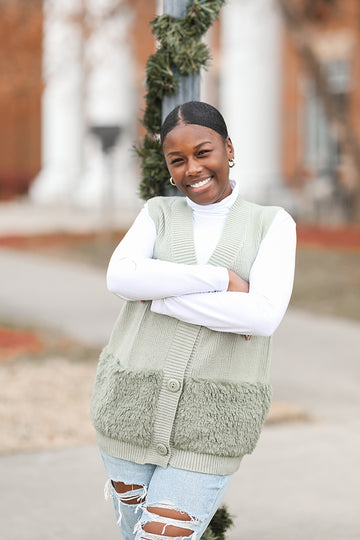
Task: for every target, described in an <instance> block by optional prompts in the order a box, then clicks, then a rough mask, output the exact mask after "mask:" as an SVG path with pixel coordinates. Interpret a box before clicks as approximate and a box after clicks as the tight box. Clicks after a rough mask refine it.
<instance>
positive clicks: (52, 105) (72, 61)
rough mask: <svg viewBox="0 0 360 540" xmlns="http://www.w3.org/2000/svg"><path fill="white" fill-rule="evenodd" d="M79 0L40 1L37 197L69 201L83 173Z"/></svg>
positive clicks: (33, 192) (34, 193) (34, 189)
mask: <svg viewBox="0 0 360 540" xmlns="http://www.w3.org/2000/svg"><path fill="white" fill-rule="evenodd" d="M80 8H81V0H44V38H43V39H44V41H43V51H44V52H43V74H44V85H45V87H44V92H43V99H42V170H41V172H40V174H39V175H38V177H37V178H36V180H35V182H34V184H33V185H32V188H31V191H30V197H31V198H33V199H34V200H35V201H36V202H44V203H51V202H62V201H64V202H68V201H69V199H70V198H71V196H72V192H73V189H74V187H75V186H76V185H77V183H78V181H79V179H80V177H81V174H82V156H83V132H84V123H83V108H82V107H83V106H82V103H83V74H82V69H81V55H82V35H81V30H80V28H79V26H78V25H77V24H75V23H74V19H73V17H74V15H76V14H77V13H78V12H79V9H80Z"/></svg>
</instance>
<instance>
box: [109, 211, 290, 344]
mask: <svg viewBox="0 0 360 540" xmlns="http://www.w3.org/2000/svg"><path fill="white" fill-rule="evenodd" d="M155 240H156V229H155V225H154V223H153V221H152V220H151V218H150V217H149V215H148V213H147V210H146V209H143V210H142V211H141V212H140V214H139V216H138V218H137V219H136V220H135V222H134V224H133V226H132V227H131V229H130V230H129V232H128V233H127V235H126V236H125V237H124V239H123V240H122V241H121V242H120V244H119V246H118V247H117V248H116V250H115V251H114V254H113V256H112V258H111V260H110V264H109V268H108V273H107V283H108V288H109V290H110V291H111V292H113V293H115V294H117V295H118V296H120V297H121V298H123V299H125V300H130V301H131V300H151V301H152V304H151V310H152V311H153V312H154V313H159V314H162V315H168V316H170V317H175V318H177V319H179V320H182V321H185V322H188V323H191V324H201V325H202V326H206V327H208V328H210V329H211V330H216V331H220V332H233V333H239V334H255V335H263V336H264V335H265V336H266V335H271V334H272V333H273V332H274V330H275V329H276V328H277V326H278V325H279V323H280V321H281V319H282V317H283V315H284V313H285V311H286V308H287V306H288V303H289V299H290V296H291V290H292V284H293V277H294V265H295V244H296V233H295V224H294V221H293V220H292V218H291V217H290V216H289V215H288V214H287V213H286V212H285V211H283V210H279V212H278V214H277V215H276V217H275V219H274V222H273V224H272V225H271V227H270V229H269V231H268V233H267V235H266V237H265V238H264V240H263V241H262V243H261V245H260V248H259V252H258V255H257V257H256V259H255V261H254V264H253V266H252V269H251V272H250V278H249V283H247V282H246V281H244V280H243V279H242V278H240V277H239V276H237V275H236V274H235V273H234V272H232V271H231V270H228V269H227V268H222V267H216V266H212V265H207V264H205V265H185V264H177V263H172V262H168V261H160V260H156V259H152V256H153V249H154V244H155Z"/></svg>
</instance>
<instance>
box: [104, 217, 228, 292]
mask: <svg viewBox="0 0 360 540" xmlns="http://www.w3.org/2000/svg"><path fill="white" fill-rule="evenodd" d="M155 240H156V227H155V224H154V222H153V220H152V219H151V218H150V216H149V214H148V212H147V209H146V208H143V210H141V212H140V214H139V215H138V217H137V218H136V220H135V222H134V224H133V225H132V227H131V228H130V229H129V231H128V232H127V234H126V235H125V237H124V238H123V240H122V241H121V242H120V244H119V245H118V246H117V248H116V249H115V251H114V253H113V255H112V257H111V259H110V263H109V267H108V271H107V286H108V289H109V291H111V292H113V293H114V294H116V295H117V296H120V297H121V298H123V299H124V300H154V299H161V298H166V297H171V296H181V295H186V294H191V293H205V292H215V291H226V290H227V287H228V284H229V275H228V271H227V269H226V268H221V267H217V266H212V265H207V264H202V265H188V264H177V263H173V262H168V261H160V260H157V259H152V256H153V251H154V244H155Z"/></svg>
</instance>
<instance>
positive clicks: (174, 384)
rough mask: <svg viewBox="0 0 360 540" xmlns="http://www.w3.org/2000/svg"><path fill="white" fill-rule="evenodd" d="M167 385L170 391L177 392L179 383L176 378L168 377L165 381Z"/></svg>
mask: <svg viewBox="0 0 360 540" xmlns="http://www.w3.org/2000/svg"><path fill="white" fill-rule="evenodd" d="M167 387H168V389H169V390H170V391H171V392H178V391H179V390H180V387H181V384H180V382H179V381H178V380H177V379H169V380H168V382H167Z"/></svg>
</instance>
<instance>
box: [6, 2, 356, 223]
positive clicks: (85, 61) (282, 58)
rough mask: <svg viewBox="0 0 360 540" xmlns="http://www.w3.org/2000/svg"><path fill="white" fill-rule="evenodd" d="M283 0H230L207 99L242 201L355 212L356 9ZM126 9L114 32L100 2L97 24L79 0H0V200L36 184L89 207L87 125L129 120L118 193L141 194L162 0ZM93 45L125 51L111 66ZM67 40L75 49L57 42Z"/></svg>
mask: <svg viewBox="0 0 360 540" xmlns="http://www.w3.org/2000/svg"><path fill="white" fill-rule="evenodd" d="M114 1H115V0H114ZM98 3H99V6H101V5H102V3H103V0H98ZM282 3H284V2H281V1H280V0H251V2H250V1H241V2H240V1H239V0H229V2H228V3H227V5H226V7H225V8H224V9H223V11H222V14H221V18H220V22H219V23H216V24H215V25H214V27H213V28H212V29H211V31H210V32H209V34H208V36H207V38H206V39H207V41H208V43H209V45H210V46H211V50H212V54H213V62H212V65H211V67H210V69H209V71H208V72H207V73H206V74H204V75H203V77H202V99H204V100H206V101H209V102H210V103H213V104H214V105H215V106H219V107H220V109H221V110H222V111H223V113H224V116H225V118H226V119H227V121H228V124H229V128H230V133H231V135H232V138H233V141H234V143H235V149H236V153H237V156H238V159H237V167H236V168H235V169H234V171H235V172H236V173H237V176H238V178H239V179H240V181H241V183H242V184H243V186H244V192H245V195H246V196H248V197H249V198H252V199H254V200H259V201H260V202H270V203H274V202H275V203H279V204H284V205H285V206H287V207H289V208H290V210H292V211H293V212H294V213H295V214H297V215H298V216H300V217H304V219H310V220H321V221H331V220H333V221H342V220H346V219H352V218H353V217H354V216H355V213H354V210H355V211H356V207H357V205H358V206H360V203H357V202H356V201H357V200H360V197H359V196H358V192H359V187H358V186H359V181H358V178H359V171H360V165H359V163H358V161H359V160H360V157H359V156H358V157H356V154H357V152H356V150H357V146H358V145H359V142H360V114H359V110H358V109H359V107H360V84H359V82H360V81H359V77H360V66H359V61H358V58H357V51H358V50H359V39H360V5H359V2H358V1H357V0H347V1H346V2H339V1H336V0H315V1H313V2H309V1H307V0H292V1H291V2H285V4H286V3H287V4H288V5H290V6H292V7H293V8H295V9H296V11H295V12H294V13H295V15H296V17H295V22H294V20H292V19H291V17H290V19H289V18H288V14H286V13H285V14H284V13H282V12H281V9H279V5H280V6H281V4H282ZM65 4H68V3H65ZM105 4H109V2H107V3H106V2H105ZM120 4H123V5H122V7H121V8H119V9H121V10H122V11H121V13H120V15H119V16H118V20H117V21H116V20H115V22H114V21H113V23H112V24H113V26H111V25H110V22H111V21H109V20H107V18H106V17H107V15H106V14H105V15H104V14H101V13H100V12H101V10H100V12H97V13H96V17H98V20H97V22H96V21H95V14H94V12H93V13H91V12H90V14H89V13H85V14H84V13H81V11H79V10H80V8H81V6H84V3H82V2H81V1H80V0H74V1H73V2H72V3H71V5H72V8H71V9H70V11H66V10H65V7H64V5H63V4H62V3H61V2H59V1H58V0H51V1H50V2H47V3H46V4H44V5H47V7H46V9H44V8H43V5H42V1H41V0H31V1H30V0H29V1H28V2H25V3H24V2H22V1H20V0H1V1H0V10H1V17H0V44H1V48H0V67H1V79H0V111H1V118H2V122H1V124H0V151H1V159H0V198H6V197H9V196H16V195H21V194H24V193H27V191H28V189H29V186H30V185H31V183H33V182H34V179H35V178H36V181H35V183H33V187H32V190H33V193H34V194H35V195H34V196H35V198H38V199H39V200H43V201H44V202H47V201H50V202H51V201H56V200H69V197H70V198H73V200H74V201H75V202H76V203H79V202H81V201H84V200H86V201H87V203H88V204H90V205H91V204H94V201H96V200H97V199H98V198H99V194H100V191H101V187H100V184H101V182H100V180H98V179H97V178H98V177H97V175H98V174H100V173H98V172H96V171H98V169H99V163H100V151H99V145H96V141H95V140H94V138H93V137H92V136H91V134H90V127H91V126H94V125H97V124H104V123H105V124H106V123H109V122H110V123H115V124H117V125H119V126H120V127H121V137H120V142H119V144H118V148H117V150H116V157H115V162H116V163H115V170H116V171H119V172H117V173H116V174H117V175H119V176H120V172H121V177H122V179H123V177H124V174H123V172H124V170H125V171H126V175H125V176H126V181H125V180H124V179H123V180H122V182H123V185H122V187H121V194H120V195H119V197H120V199H121V201H122V204H124V205H125V204H126V205H129V204H132V202H131V201H134V199H136V197H137V195H136V190H137V170H136V165H135V160H134V158H133V156H131V157H129V156H130V154H129V148H130V147H131V145H132V142H133V141H134V140H135V139H136V138H137V137H138V136H139V134H141V130H142V128H141V124H140V123H139V121H138V120H139V117H140V116H141V110H142V109H143V106H144V101H143V95H144V92H145V89H144V86H143V83H144V70H145V63H146V60H147V58H148V56H149V54H151V53H152V52H153V51H154V48H155V44H154V40H153V37H152V35H151V29H150V25H149V21H151V20H152V19H153V18H154V17H155V16H156V14H157V13H161V9H162V6H161V4H162V2H161V1H156V0H146V1H145V0H132V2H127V1H125V0H123V1H122V2H120ZM51 10H52V11H51ZM99 13H100V15H99ZM294 13H292V14H293V15H294ZM84 17H85V18H84ZM115 19H116V16H115ZM84 21H85V22H84ZM89 21H90V22H89ZM94 21H95V22H94ZM124 21H126V24H125V22H124ZM116 25H118V26H116ZM43 28H44V38H43V35H42V29H43ZM102 28H106V30H105V32H104V31H103V30H101V29H102ZM114 29H115V30H114ZM116 29H117V30H116ZM102 31H103V34H101V32H102ZM115 34H116V37H115V38H112V37H111V36H113V35H115ZM49 35H50V36H53V42H51V39H50V38H49ZM54 36H55V37H56V36H58V37H57V39H58V42H56V39H55V38H54ZM59 36H60V37H59ZM61 36H62V37H61ZM96 36H98V38H97V37H96ZM104 36H105V37H104ZM96 39H98V40H100V39H101V40H102V42H104V41H106V40H108V47H110V46H111V47H112V49H113V50H116V51H117V56H116V55H115V56H114V58H113V59H112V60H111V61H112V62H113V64H112V66H113V67H111V65H110V63H109V62H108V63H109V66H108V71H106V69H105V68H104V69H103V70H102V71H101V69H102V67H104V64H106V62H105V60H106V61H108V60H109V59H110V56H111V55H110V54H109V53H108V52H106V47H105V48H104V51H105V52H104V54H105V56H104V57H101V54H100V56H99V53H98V51H99V49H101V46H100V47H98V44H99V43H100V41H96ZM111 39H113V41H111ZM62 40H63V41H62ZM66 42H68V43H69V44H71V47H69V50H66V47H62V46H59V44H60V45H61V43H66ZM304 43H305V45H304ZM309 54H310V56H309ZM89 58H90V61H89ZM91 59H92V60H91ZM109 61H110V60H109ZM96 62H97V64H96ZM42 65H43V72H45V80H44V83H43V80H42V74H41V71H42ZM44 65H45V67H44ZM46 66H48V67H46ZM49 66H51V69H50V68H49ZM105 67H106V66H105ZM56 69H57V70H58V71H57V72H56ZM316 70H320V71H321V73H322V77H323V82H324V80H325V82H326V84H325V90H324V89H320V91H319V87H318V83H317V82H316V81H317V78H316V77H317V71H316ZM111 74H112V75H111ZM111 77H113V78H112V79H111ZM102 81H103V82H102ZM104 81H105V82H106V81H107V82H106V84H105V83H104ZM112 86H114V88H115V89H116V92H115V94H116V95H117V97H118V102H117V103H115V102H116V96H115V98H114V95H113V94H114V92H113V94H111V93H109V88H110V89H111V87H112ZM43 87H44V93H43V96H42V89H43ZM102 89H105V90H104V91H103V90H102ZM41 96H42V107H41ZM71 103H72V105H71V106H70V104H71ZM74 103H77V105H76V107H75V106H74ZM112 103H113V105H112ZM334 107H335V108H334ZM41 111H42V112H41ZM329 111H330V113H329ZM41 126H42V128H41ZM41 132H42V134H41ZM84 141H85V142H84ZM41 149H42V155H41ZM96 155H97V156H98V157H97V158H96ZM96 159H98V161H96ZM357 160H358V161H357ZM359 162H360V161H359ZM40 170H41V173H40V174H39V172H40ZM34 188H36V189H34ZM69 194H70V195H69ZM357 198H358V199H357ZM354 201H355V203H354ZM330 215H331V217H330Z"/></svg>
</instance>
